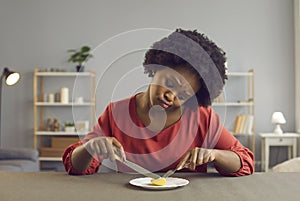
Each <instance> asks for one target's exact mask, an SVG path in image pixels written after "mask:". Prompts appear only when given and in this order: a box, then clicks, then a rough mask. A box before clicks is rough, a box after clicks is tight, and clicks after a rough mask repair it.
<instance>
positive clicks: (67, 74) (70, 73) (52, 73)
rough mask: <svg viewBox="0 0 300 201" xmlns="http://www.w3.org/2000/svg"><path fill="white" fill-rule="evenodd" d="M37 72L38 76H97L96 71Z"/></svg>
mask: <svg viewBox="0 0 300 201" xmlns="http://www.w3.org/2000/svg"><path fill="white" fill-rule="evenodd" d="M35 74H36V76H54V77H59V76H62V77H68V76H71V77H76V76H86V77H89V76H95V73H93V72H80V73H77V72H36V73H35Z"/></svg>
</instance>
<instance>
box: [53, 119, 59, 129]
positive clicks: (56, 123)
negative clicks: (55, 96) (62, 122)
mask: <svg viewBox="0 0 300 201" xmlns="http://www.w3.org/2000/svg"><path fill="white" fill-rule="evenodd" d="M52 130H53V131H54V132H57V131H59V123H58V121H57V119H56V118H55V119H54V120H53V125H52Z"/></svg>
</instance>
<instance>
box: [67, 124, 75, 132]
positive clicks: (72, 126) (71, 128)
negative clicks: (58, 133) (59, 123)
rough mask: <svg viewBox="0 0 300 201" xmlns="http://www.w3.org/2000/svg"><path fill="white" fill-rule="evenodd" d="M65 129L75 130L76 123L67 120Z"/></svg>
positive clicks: (68, 130)
mask: <svg viewBox="0 0 300 201" xmlns="http://www.w3.org/2000/svg"><path fill="white" fill-rule="evenodd" d="M65 131H66V132H75V124H74V122H66V123H65Z"/></svg>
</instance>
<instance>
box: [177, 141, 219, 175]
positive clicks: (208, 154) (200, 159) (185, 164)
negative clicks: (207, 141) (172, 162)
mask: <svg viewBox="0 0 300 201" xmlns="http://www.w3.org/2000/svg"><path fill="white" fill-rule="evenodd" d="M215 158H216V156H215V150H214V149H205V148H199V147H196V148H194V149H191V150H190V151H188V152H187V153H186V154H185V156H184V157H183V159H182V160H181V161H180V162H179V164H178V165H177V168H176V169H177V170H180V169H182V168H189V169H192V170H195V168H196V166H198V165H202V164H205V163H208V162H213V161H214V160H215Z"/></svg>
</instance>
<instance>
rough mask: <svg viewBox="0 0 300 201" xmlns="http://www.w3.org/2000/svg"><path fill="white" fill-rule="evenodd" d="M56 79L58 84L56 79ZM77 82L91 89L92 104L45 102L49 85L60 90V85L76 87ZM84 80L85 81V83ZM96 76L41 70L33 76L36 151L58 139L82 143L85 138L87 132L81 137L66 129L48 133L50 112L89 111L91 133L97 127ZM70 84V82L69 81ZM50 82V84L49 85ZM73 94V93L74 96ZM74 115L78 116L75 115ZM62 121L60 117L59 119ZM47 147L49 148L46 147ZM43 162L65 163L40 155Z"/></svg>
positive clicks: (90, 102)
mask: <svg viewBox="0 0 300 201" xmlns="http://www.w3.org/2000/svg"><path fill="white" fill-rule="evenodd" d="M54 78H55V79H56V80H55V82H54V81H53V79H54ZM76 78H80V83H81V82H84V83H83V84H85V85H88V88H89V92H87V93H88V97H86V99H88V101H86V102H82V103H77V102H69V103H61V102H52V103H50V102H43V101H41V100H42V97H43V96H44V94H45V93H44V92H45V88H47V85H53V86H57V85H58V86H57V87H62V86H59V85H60V84H61V82H60V81H64V82H71V84H72V83H74V81H75V79H76ZM81 78H83V80H82V79H81ZM95 79H96V75H95V73H94V72H78V73H77V72H40V71H39V69H35V70H34V75H33V113H34V137H33V142H34V148H35V149H37V150H39V151H40V148H41V147H44V146H45V141H46V142H47V143H46V144H48V145H49V140H51V138H52V137H58V138H66V137H77V138H78V139H79V138H81V137H83V136H85V135H86V134H87V132H88V131H87V132H84V133H80V132H76V131H74V132H66V131H64V130H62V129H60V130H59V131H47V130H46V129H45V119H46V111H51V110H55V108H58V110H60V111H59V112H60V113H64V114H68V112H71V114H72V111H71V110H70V109H74V108H75V109H76V108H83V109H84V108H89V111H88V116H89V117H88V119H86V120H87V121H88V122H89V129H91V128H92V126H93V125H94V123H95V111H96V98H95V87H96V82H95ZM66 80H67V81H66ZM46 82H47V83H46ZM70 93H71V92H70ZM73 115H74V114H73ZM55 117H56V118H57V119H59V116H55ZM46 146H47V145H46ZM39 160H40V162H51V161H52V162H53V161H61V156H54V157H49V156H43V155H40V157H39Z"/></svg>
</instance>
